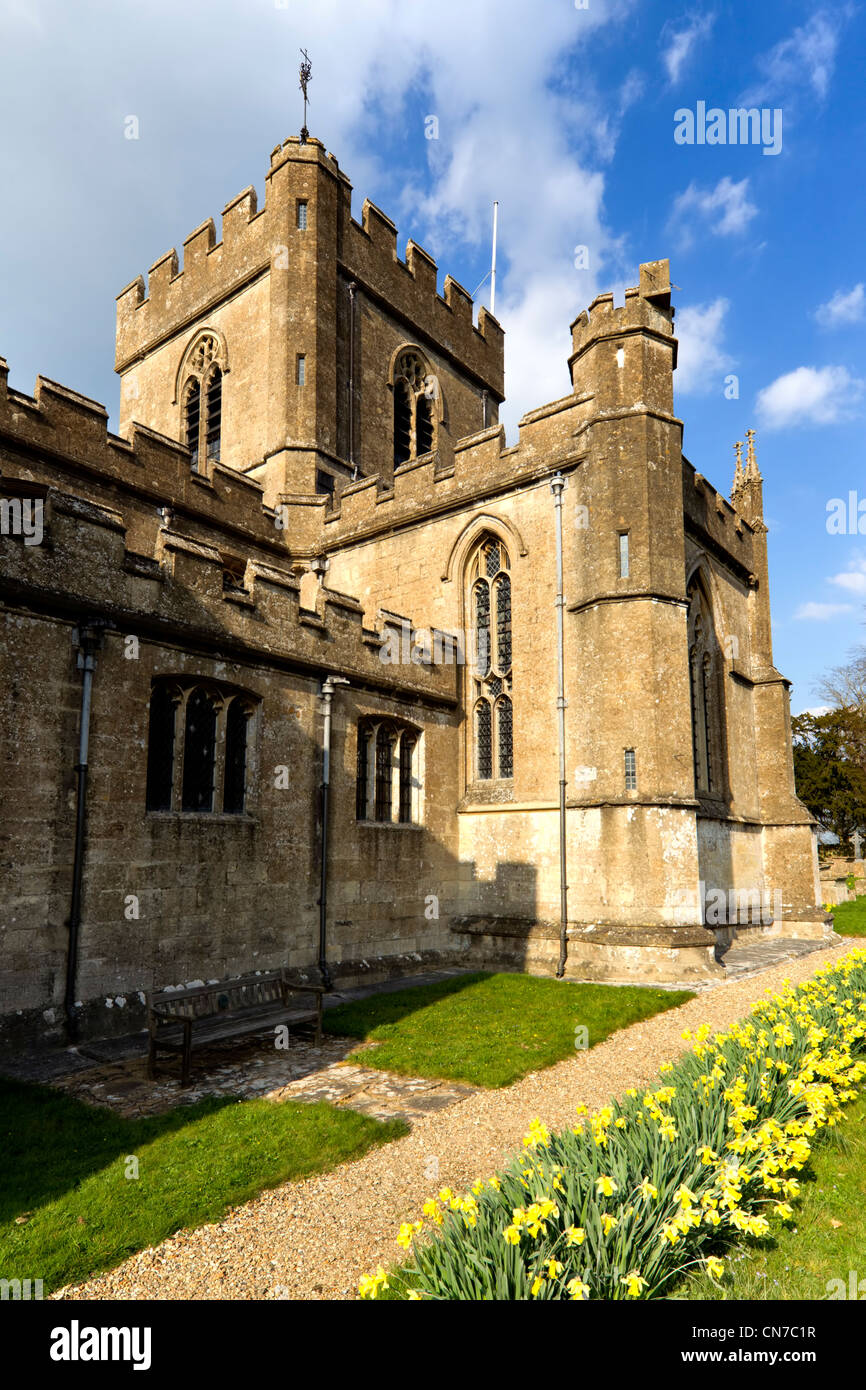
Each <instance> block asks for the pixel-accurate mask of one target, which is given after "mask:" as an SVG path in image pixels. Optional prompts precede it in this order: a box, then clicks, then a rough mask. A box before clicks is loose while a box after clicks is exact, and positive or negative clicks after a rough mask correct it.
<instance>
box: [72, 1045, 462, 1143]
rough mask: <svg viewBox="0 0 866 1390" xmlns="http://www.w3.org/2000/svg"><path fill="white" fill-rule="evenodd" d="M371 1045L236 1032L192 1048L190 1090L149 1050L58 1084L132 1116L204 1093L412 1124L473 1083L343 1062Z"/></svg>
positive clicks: (452, 1101)
mask: <svg viewBox="0 0 866 1390" xmlns="http://www.w3.org/2000/svg"><path fill="white" fill-rule="evenodd" d="M370 1046H371V1044H364V1043H362V1044H360V1045H359V1044H358V1043H357V1041H356V1040H355V1039H353V1038H327V1037H326V1038H324V1039H323V1040H322V1045H321V1046H320V1047H316V1046H315V1045H314V1042H313V1039H312V1036H310V1037H308V1038H303V1037H299V1036H298V1035H297V1034H293V1035H292V1045H291V1048H289V1049H288V1050H278V1049H276V1048H275V1047H274V1045H273V1041H272V1040H270V1039H268V1040H265V1039H261V1038H259V1039H249V1038H239V1039H235V1040H230V1041H227V1042H225V1043H222V1044H220V1046H219V1047H216V1046H214V1047H212V1048H208V1049H207V1052H202V1053H198V1054H195V1053H194V1054H193V1073H192V1085H191V1086H188V1087H186V1088H185V1089H181V1087H180V1085H179V1083H178V1080H177V1076H178V1067H179V1063H177V1062H172V1061H169V1062H168V1063H161V1064H160V1074H159V1075H158V1076H157V1077H156V1079H155V1080H153V1081H150V1080H149V1079H148V1076H147V1059H146V1058H144V1057H133V1058H126V1059H124V1060H123V1061H117V1062H110V1063H108V1064H106V1065H104V1066H97V1067H93V1068H91V1070H89V1071H86V1072H74V1073H72V1074H71V1075H69V1076H65V1077H60V1078H58V1079H56V1080H55V1081H54V1083H53V1084H54V1085H55V1086H56V1087H58V1089H60V1090H63V1091H66V1092H67V1094H68V1095H72V1096H75V1097H76V1098H77V1099H78V1100H83V1101H87V1102H88V1103H89V1104H91V1105H103V1106H106V1107H107V1108H108V1109H110V1110H113V1111H114V1112H115V1113H116V1114H119V1115H123V1116H124V1117H125V1118H127V1119H134V1118H137V1117H139V1116H143V1115H159V1114H163V1113H164V1112H165V1111H167V1110H172V1109H174V1108H175V1106H178V1105H193V1104H195V1102H196V1101H198V1100H203V1099H204V1098H205V1097H206V1096H229V1095H230V1096H232V1097H235V1098H238V1099H241V1098H243V1099H262V1098H264V1099H266V1100H273V1101H284V1100H293V1101H307V1102H313V1101H328V1102H329V1103H330V1104H331V1105H341V1106H345V1107H346V1108H347V1109H350V1110H359V1111H360V1112H361V1113H362V1114H364V1115H372V1116H374V1117H375V1118H377V1119H395V1118H400V1119H404V1120H406V1121H407V1123H409V1124H411V1122H412V1120H413V1119H417V1118H418V1117H420V1116H421V1115H427V1114H430V1113H431V1111H434V1110H441V1109H443V1108H444V1107H445V1106H447V1105H454V1104H455V1103H456V1102H457V1101H458V1100H463V1099H464V1098H465V1097H466V1096H469V1095H472V1094H474V1092H475V1090H476V1087H474V1086H465V1085H459V1084H458V1083H456V1082H453V1081H437V1080H433V1079H430V1078H427V1077H415V1076H397V1075H395V1074H394V1073H392V1072H385V1071H375V1070H373V1069H372V1068H370V1067H364V1066H362V1065H357V1064H355V1063H348V1062H346V1063H345V1064H344V1060H343V1059H344V1058H346V1057H351V1056H358V1055H360V1056H363V1054H364V1052H366V1051H368V1050H369V1048H370ZM372 1046H375V1044H372ZM196 1059H198V1063H199V1065H198V1067H196V1066H195V1062H196Z"/></svg>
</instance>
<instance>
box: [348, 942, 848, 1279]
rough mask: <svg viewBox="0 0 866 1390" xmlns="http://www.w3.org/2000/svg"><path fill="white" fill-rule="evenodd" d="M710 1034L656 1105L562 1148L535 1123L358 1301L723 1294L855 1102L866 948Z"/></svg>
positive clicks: (581, 1121) (613, 1107)
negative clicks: (710, 1289) (818, 1146)
mask: <svg viewBox="0 0 866 1390" xmlns="http://www.w3.org/2000/svg"><path fill="white" fill-rule="evenodd" d="M709 1034H710V1030H709V1027H708V1026H706V1025H705V1026H704V1027H702V1028H700V1029H698V1031H697V1033H696V1034H695V1036H694V1039H692V1036H691V1034H690V1033H688V1032H686V1033H684V1034H683V1037H684V1038H685V1039H686V1040H687V1041H693V1044H694V1045H693V1047H692V1049H691V1051H690V1052H689V1053H688V1054H687V1055H686V1056H685V1057H683V1058H681V1059H680V1060H679V1061H678V1062H677V1063H676V1064H671V1063H665V1064H664V1066H663V1067H662V1071H663V1072H665V1073H666V1076H665V1078H664V1084H663V1085H660V1086H658V1087H657V1088H656V1089H655V1090H651V1091H647V1092H646V1093H645V1094H642V1095H641V1094H638V1093H637V1092H636V1091H634V1090H631V1091H628V1092H627V1093H626V1095H625V1096H624V1097H623V1099H622V1100H621V1101H615V1102H613V1103H611V1104H610V1105H607V1106H605V1107H604V1108H603V1109H602V1110H600V1111H598V1112H597V1113H596V1114H594V1115H591V1116H589V1115H586V1112H585V1108H583V1107H582V1109H583V1110H584V1116H585V1118H583V1117H580V1115H579V1118H578V1121H577V1123H576V1125H575V1126H574V1128H573V1129H571V1130H565V1131H563V1132H561V1133H558V1134H553V1135H551V1134H550V1133H548V1131H547V1129H546V1128H545V1126H544V1125H543V1124H541V1123H540V1121H538V1120H535V1121H533V1123H532V1125H531V1127H530V1131H529V1133H528V1134H527V1135H526V1136H525V1137H524V1141H523V1143H524V1149H523V1152H522V1153H521V1154H520V1155H518V1156H516V1157H515V1158H514V1159H513V1160H512V1161H511V1162H510V1163H509V1165H508V1166H507V1167H506V1168H505V1169H504V1170H503V1171H502V1172H501V1173H499V1174H498V1175H496V1176H494V1177H491V1178H488V1179H486V1180H482V1181H479V1182H477V1183H475V1185H474V1186H473V1188H472V1190H471V1192H470V1193H469V1194H467V1195H465V1196H463V1197H460V1196H457V1195H455V1194H454V1193H452V1192H451V1191H449V1190H448V1189H447V1188H445V1189H443V1190H442V1191H441V1192H440V1193H439V1195H438V1198H437V1197H433V1198H431V1199H430V1200H429V1201H428V1202H427V1203H425V1205H424V1208H423V1217H422V1219H420V1220H418V1221H415V1222H414V1223H404V1225H403V1226H401V1228H400V1233H399V1236H398V1244H399V1245H401V1246H402V1247H403V1249H404V1250H405V1251H406V1252H407V1261H406V1263H405V1264H403V1265H402V1266H401V1269H400V1271H399V1272H398V1273H397V1275H396V1276H392V1279H393V1282H392V1281H389V1278H388V1275H387V1274H386V1272H385V1271H384V1270H383V1269H381V1268H380V1269H379V1270H378V1271H377V1273H375V1274H373V1275H368V1276H365V1278H364V1279H362V1280H361V1285H360V1293H361V1296H362V1297H366V1298H376V1297H382V1296H383V1295H384V1296H386V1297H395V1296H396V1297H398V1298H401V1297H402V1298H408V1299H425V1298H429V1299H437V1300H443V1299H449V1300H453V1299H472V1300H479V1299H497V1300H513V1299H533V1298H538V1299H572V1300H584V1299H616V1298H658V1297H661V1296H664V1294H665V1293H666V1292H667V1291H669V1290H670V1288H671V1286H672V1285H673V1283H674V1281H676V1280H678V1279H680V1278H681V1277H682V1275H683V1274H684V1273H686V1272H687V1271H690V1270H695V1269H697V1268H702V1269H703V1270H704V1271H705V1272H706V1274H707V1275H709V1277H710V1278H713V1279H717V1278H719V1277H720V1276H721V1274H722V1273H723V1270H724V1260H723V1258H722V1256H723V1254H724V1252H725V1250H726V1249H729V1248H730V1247H731V1246H732V1245H734V1244H736V1243H738V1242H740V1241H741V1240H742V1239H743V1238H748V1237H762V1236H765V1235H767V1234H768V1232H769V1231H770V1229H771V1227H770V1222H771V1221H774V1220H778V1221H787V1220H790V1218H791V1216H792V1215H793V1207H792V1206H791V1202H792V1201H793V1200H795V1199H796V1197H797V1193H798V1191H799V1181H798V1178H797V1176H796V1174H797V1173H798V1172H799V1171H800V1170H801V1169H802V1168H803V1166H804V1165H805V1164H806V1162H807V1161H808V1158H809V1155H810V1152H811V1145H812V1141H813V1140H814V1138H815V1137H816V1136H817V1135H818V1134H819V1133H820V1131H821V1130H823V1129H825V1128H826V1127H828V1126H835V1125H837V1124H838V1123H839V1122H840V1121H841V1120H842V1119H843V1106H844V1105H845V1104H846V1103H847V1102H849V1101H851V1100H853V1099H855V1097H856V1096H857V1094H858V1088H859V1087H860V1084H861V1082H862V1079H863V1077H864V1075H866V1060H864V1054H866V1041H864V1039H866V950H864V949H860V948H857V949H855V950H854V951H851V952H850V953H849V954H847V955H846V956H845V957H844V958H843V959H842V960H840V961H838V962H835V963H834V964H832V965H830V966H827V967H825V968H824V969H822V970H821V971H819V972H818V973H817V974H816V975H815V976H814V977H812V978H811V979H810V980H807V981H806V982H805V983H803V984H801V985H800V986H798V987H797V988H794V987H792V986H790V985H787V984H786V985H785V986H784V987H783V989H782V992H781V993H779V994H775V995H772V996H770V997H769V998H767V999H763V1000H759V1001H757V1002H756V1003H754V1004H753V1005H752V1017H751V1019H750V1020H747V1021H743V1022H740V1023H737V1024H735V1025H734V1026H733V1027H732V1028H730V1029H729V1031H728V1032H727V1033H717V1034H715V1035H714V1036H712V1037H711V1036H710V1035H709ZM389 1289H390V1292H386V1291H388V1290H389Z"/></svg>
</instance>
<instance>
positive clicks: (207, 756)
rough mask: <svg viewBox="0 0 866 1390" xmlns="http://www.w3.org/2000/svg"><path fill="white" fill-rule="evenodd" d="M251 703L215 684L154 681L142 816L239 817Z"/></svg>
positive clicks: (243, 797) (245, 786)
mask: <svg viewBox="0 0 866 1390" xmlns="http://www.w3.org/2000/svg"><path fill="white" fill-rule="evenodd" d="M256 703H257V701H256V698H255V697H254V696H250V695H247V694H246V693H244V692H243V691H239V690H237V689H236V688H235V687H232V686H225V685H222V684H221V683H220V682H217V681H203V682H198V681H190V680H189V679H188V678H184V677H179V678H178V677H170V678H169V677H165V678H162V679H158V680H157V681H156V682H155V683H154V687H153V691H152V693H151V697H150V719H149V730H148V746H147V801H146V805H147V809H148V811H175V812H177V811H183V812H187V813H192V814H198V815H201V814H208V813H210V812H216V813H222V814H224V815H242V814H243V812H244V811H245V810H246V803H247V790H248V781H249V776H250V751H251V740H250V728H251V724H252V720H253V715H254V713H255V708H256Z"/></svg>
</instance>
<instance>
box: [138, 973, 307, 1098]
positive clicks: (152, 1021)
mask: <svg viewBox="0 0 866 1390" xmlns="http://www.w3.org/2000/svg"><path fill="white" fill-rule="evenodd" d="M297 993H306V994H314V995H315V996H316V998H315V1002H314V1003H312V1004H308V1005H306V1006H300V1007H299V1004H298V1003H297V1002H296V1003H292V1001H291V996H292V995H293V994H297ZM324 993H325V989H324V986H322V985H308V984H302V983H301V982H300V981H299V980H293V979H292V978H291V976H290V975H289V973H288V971H287V970H270V971H267V972H265V973H263V974H260V975H242V976H240V977H239V978H238V979H234V980H223V981H221V982H220V983H219V984H215V985H194V986H193V987H192V988H191V989H163V990H159V991H156V992H154V993H152V994H148V996H147V1016H148V1029H149V1032H150V1050H149V1053H148V1058H147V1074H148V1076H149V1077H150V1078H151V1079H152V1078H153V1077H155V1076H156V1057H157V1053H158V1052H179V1053H180V1054H181V1059H182V1060H181V1085H182V1086H188V1085H189V1072H190V1056H191V1053H192V1050H193V1048H194V1047H205V1046H207V1045H208V1043H214V1042H221V1041H222V1039H224V1038H236V1037H242V1036H244V1035H245V1034H255V1033H267V1032H271V1031H272V1030H273V1029H275V1028H277V1027H278V1026H279V1025H280V1024H285V1025H294V1024H298V1023H315V1025H316V1046H318V1045H319V1044H320V1043H321V1041H322V996H323V995H324Z"/></svg>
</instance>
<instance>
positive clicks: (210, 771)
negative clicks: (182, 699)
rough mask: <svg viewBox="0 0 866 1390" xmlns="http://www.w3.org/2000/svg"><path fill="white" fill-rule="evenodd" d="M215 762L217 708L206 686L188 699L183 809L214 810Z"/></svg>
mask: <svg viewBox="0 0 866 1390" xmlns="http://www.w3.org/2000/svg"><path fill="white" fill-rule="evenodd" d="M215 763H216V709H215V707H214V702H213V700H212V699H211V697H210V696H209V695H208V694H207V693H206V692H205V691H204V690H194V691H193V693H192V695H190V697H189V699H188V700H187V702H186V728H185V732H184V743H183V797H182V801H181V810H183V811H212V810H213V783H214V767H215Z"/></svg>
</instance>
